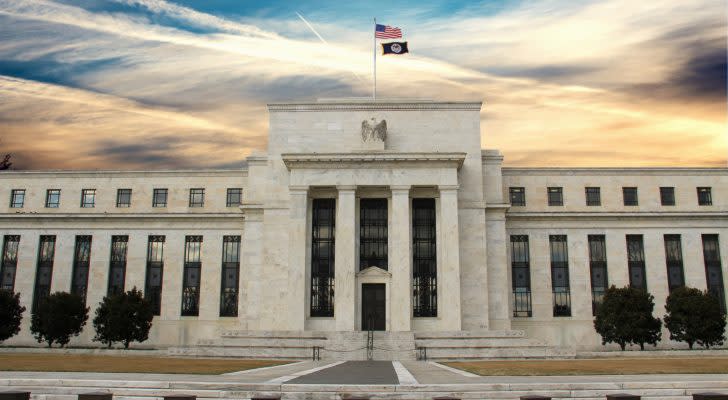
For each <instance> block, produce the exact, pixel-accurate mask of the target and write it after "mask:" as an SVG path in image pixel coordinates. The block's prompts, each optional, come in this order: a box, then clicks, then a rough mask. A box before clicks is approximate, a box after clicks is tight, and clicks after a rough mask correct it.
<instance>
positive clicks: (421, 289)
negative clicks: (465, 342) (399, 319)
mask: <svg viewBox="0 0 728 400" xmlns="http://www.w3.org/2000/svg"><path fill="white" fill-rule="evenodd" d="M435 220H436V218H435V199H412V259H413V260H412V261H413V262H412V264H413V268H412V273H413V276H412V293H413V299H412V300H413V301H412V304H413V307H414V316H415V317H437V251H436V250H437V242H436V240H437V239H436V229H435Z"/></svg>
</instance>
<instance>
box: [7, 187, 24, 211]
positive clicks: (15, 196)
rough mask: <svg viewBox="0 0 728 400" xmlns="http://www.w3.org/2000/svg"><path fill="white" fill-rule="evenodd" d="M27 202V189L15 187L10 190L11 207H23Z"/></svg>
mask: <svg viewBox="0 0 728 400" xmlns="http://www.w3.org/2000/svg"><path fill="white" fill-rule="evenodd" d="M24 203H25V189H13V190H11V191H10V208H23V204H24Z"/></svg>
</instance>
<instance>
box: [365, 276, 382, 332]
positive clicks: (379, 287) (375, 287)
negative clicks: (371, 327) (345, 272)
mask: <svg viewBox="0 0 728 400" xmlns="http://www.w3.org/2000/svg"><path fill="white" fill-rule="evenodd" d="M365 287H366V288H371V290H372V291H373V293H377V291H379V290H381V292H382V294H383V296H384V299H383V300H384V301H383V303H384V304H382V311H383V313H384V315H382V316H381V327H382V329H376V330H377V331H386V330H387V284H386V283H362V285H361V293H362V295H361V299H362V300H361V306H360V314H361V328H362V330H365V329H364V327H365V326H366V323H365V318H366V316H365V315H364V309H365V307H366V306H367V304H366V303H365V298H364V293H365ZM375 325H376V324H375Z"/></svg>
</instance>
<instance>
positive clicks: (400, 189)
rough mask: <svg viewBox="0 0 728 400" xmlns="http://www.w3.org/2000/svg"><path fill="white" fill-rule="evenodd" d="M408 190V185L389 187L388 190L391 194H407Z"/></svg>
mask: <svg viewBox="0 0 728 400" xmlns="http://www.w3.org/2000/svg"><path fill="white" fill-rule="evenodd" d="M410 189H412V186H410V185H390V186H389V190H391V191H392V194H394V193H397V194H402V192H406V193H408V194H409V191H410Z"/></svg>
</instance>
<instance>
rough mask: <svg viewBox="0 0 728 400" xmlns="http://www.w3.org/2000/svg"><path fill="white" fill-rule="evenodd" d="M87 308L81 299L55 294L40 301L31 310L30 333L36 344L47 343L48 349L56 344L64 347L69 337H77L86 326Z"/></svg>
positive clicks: (70, 294)
mask: <svg viewBox="0 0 728 400" xmlns="http://www.w3.org/2000/svg"><path fill="white" fill-rule="evenodd" d="M88 310H89V308H88V307H86V306H85V305H84V300H83V297H81V296H79V295H77V294H72V293H67V292H56V293H53V294H51V295H50V296H48V297H46V298H45V299H43V300H41V301H40V302H39V303H38V305H37V306H36V307H35V310H33V314H32V315H31V321H30V331H31V332H32V333H33V335H34V336H35V338H36V340H38V343H42V342H48V347H52V346H53V343H54V342H55V343H58V344H60V345H61V347H64V346H65V345H66V344H68V342H69V341H70V340H71V336H78V335H79V334H80V333H81V330H82V329H83V326H84V325H86V320H87V319H88Z"/></svg>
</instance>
